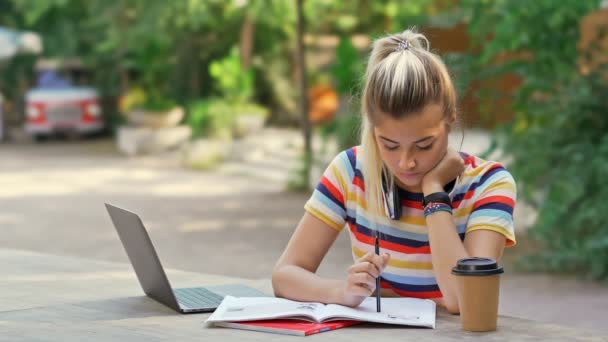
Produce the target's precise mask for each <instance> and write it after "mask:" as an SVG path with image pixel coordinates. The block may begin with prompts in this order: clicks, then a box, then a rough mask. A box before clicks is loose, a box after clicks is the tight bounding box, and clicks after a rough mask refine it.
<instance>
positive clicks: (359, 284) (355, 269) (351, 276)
mask: <svg viewBox="0 0 608 342" xmlns="http://www.w3.org/2000/svg"><path fill="white" fill-rule="evenodd" d="M390 258H391V257H390V255H389V254H388V253H383V254H382V255H376V254H374V253H371V252H370V253H367V254H365V255H364V256H363V257H362V258H360V259H358V260H357V261H355V263H354V265H352V266H351V267H349V268H348V277H347V278H346V282H345V284H344V285H343V286H342V288H341V289H340V296H341V299H342V300H340V304H342V305H346V306H350V307H356V306H358V305H359V304H361V302H363V300H365V298H367V297H369V296H370V295H371V294H372V293H373V292H374V290H375V289H376V278H377V277H379V276H380V273H382V271H383V270H384V268H385V267H386V266H387V265H388V261H389V260H390ZM378 291H379V289H378Z"/></svg>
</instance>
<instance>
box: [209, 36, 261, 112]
mask: <svg viewBox="0 0 608 342" xmlns="http://www.w3.org/2000/svg"><path fill="white" fill-rule="evenodd" d="M209 74H210V75H211V77H213V80H214V81H215V84H216V85H217V87H218V90H219V91H220V93H221V95H222V97H225V98H226V99H228V100H230V101H234V102H247V101H249V100H251V97H252V96H253V84H254V81H255V79H254V73H253V69H249V70H243V68H242V67H241V59H240V55H239V50H238V49H237V48H236V47H233V48H232V49H231V50H230V54H229V55H228V56H226V57H224V58H223V59H220V60H215V61H213V62H211V63H210V64H209Z"/></svg>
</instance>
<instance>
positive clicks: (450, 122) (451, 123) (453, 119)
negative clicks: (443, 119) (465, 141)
mask: <svg viewBox="0 0 608 342" xmlns="http://www.w3.org/2000/svg"><path fill="white" fill-rule="evenodd" d="M456 120H457V118H456V113H453V114H452V115H450V116H449V117H448V119H447V124H448V133H449V132H450V131H451V130H452V126H454V124H456Z"/></svg>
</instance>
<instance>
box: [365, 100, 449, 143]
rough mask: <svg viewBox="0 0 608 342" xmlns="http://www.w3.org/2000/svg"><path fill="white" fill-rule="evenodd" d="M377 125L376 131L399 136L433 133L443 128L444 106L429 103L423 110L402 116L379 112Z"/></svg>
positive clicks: (395, 136)
mask: <svg viewBox="0 0 608 342" xmlns="http://www.w3.org/2000/svg"><path fill="white" fill-rule="evenodd" d="M377 119H378V120H377V122H376V125H375V127H374V128H375V130H376V133H378V134H380V133H383V134H390V135H393V137H394V138H398V137H399V136H401V137H403V138H405V136H419V135H424V134H432V133H434V132H436V131H438V130H440V129H441V127H442V124H443V123H444V113H443V108H442V107H441V106H439V105H434V104H433V105H427V106H425V107H424V108H423V109H422V110H421V111H418V112H414V113H409V114H407V115H405V116H404V117H402V118H395V117H394V116H392V115H390V114H385V113H378V115H377Z"/></svg>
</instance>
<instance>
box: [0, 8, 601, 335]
mask: <svg viewBox="0 0 608 342" xmlns="http://www.w3.org/2000/svg"><path fill="white" fill-rule="evenodd" d="M412 26H416V27H417V28H418V29H419V30H420V31H421V32H423V33H424V34H425V35H426V36H427V37H428V39H429V40H430V43H431V49H432V50H433V51H434V52H436V53H438V54H439V55H441V56H442V57H443V58H444V60H445V62H446V63H447V65H448V67H449V69H450V72H451V73H452V75H453V77H454V81H455V83H456V85H457V88H458V92H459V97H460V112H461V116H462V121H463V125H462V126H463V127H462V131H459V132H456V133H454V136H453V137H451V138H452V139H451V143H452V144H453V145H454V146H455V147H457V148H460V149H462V150H464V151H467V152H469V153H474V154H478V155H480V156H482V157H488V158H493V159H496V160H499V161H501V162H504V163H505V164H506V165H507V166H508V169H509V170H510V171H511V172H512V173H513V174H514V176H515V179H516V181H517V184H518V192H519V198H518V204H517V207H516V210H515V221H516V235H517V238H518V245H517V246H516V247H513V248H509V249H508V250H507V251H506V252H505V253H506V254H505V258H504V261H503V262H504V264H505V268H506V269H507V273H506V274H505V276H504V277H503V282H502V292H501V296H502V297H501V298H502V299H501V313H502V314H507V315H513V316H517V317H523V318H528V319H536V320H541V321H547V322H554V323H559V324H567V325H574V326H577V327H581V328H592V329H600V330H604V331H607V332H608V330H607V329H608V327H606V326H605V324H603V323H605V317H607V316H608V286H607V284H608V283H607V281H608V216H606V212H607V209H608V205H606V203H605V202H604V200H605V199H606V198H608V185H607V183H606V180H608V102H607V100H606V99H607V98H608V72H607V68H606V63H607V62H608V38H607V37H606V33H607V32H608V31H607V28H608V2H606V1H599V0H585V1H580V0H567V1H553V0H538V1H518V0H510V1H508V0H496V1H485V0H476V1H473V0H459V1H457V0H453V1H449V0H408V1H406V0H403V1H397V0H378V1H370V0H350V1H338V0H298V1H296V0H293V1H291V0H285V1H271V0H249V1H248V0H234V1H215V0H206V1H205V0H187V1H186V0H178V1H161V0H148V1H144V0H113V1H101V0H89V1H78V0H46V1H37V0H0V189H1V190H0V208H2V209H1V210H0V225H1V227H2V233H1V234H2V237H1V238H0V248H13V249H27V250H32V251H38V252H43V253H52V254H59V255H69V256H77V257H82V258H91V259H102V260H108V261H120V262H127V258H126V254H125V253H124V250H123V249H122V246H121V244H120V241H119V240H118V237H117V235H116V233H115V231H114V228H113V227H112V224H111V222H110V220H109V218H108V216H107V214H106V212H105V210H104V207H103V203H104V202H110V203H113V204H116V205H120V206H123V207H126V208H128V209H130V210H132V211H135V212H137V213H139V214H140V215H141V216H142V218H143V221H144V223H145V224H146V226H147V228H148V230H149V232H150V235H151V237H152V240H153V241H154V243H155V245H156V247H157V250H158V253H159V255H160V257H161V260H162V261H163V263H164V265H165V266H167V267H171V268H177V269H185V270H190V271H196V272H207V273H217V274H225V275H231V276H238V277H246V278H269V277H270V274H271V271H272V267H273V265H274V263H275V261H276V260H277V259H278V257H279V256H280V254H281V252H282V250H283V248H284V247H285V244H286V243H287V241H288V240H289V237H290V236H291V233H292V232H293V229H294V228H295V226H296V225H297V223H298V221H299V219H300V217H301V216H302V214H303V205H304V203H305V201H306V200H307V199H308V197H309V196H310V193H311V191H312V189H313V188H314V186H315V185H316V182H317V181H318V179H319V177H320V175H321V173H322V172H323V170H324V168H325V166H326V165H327V164H328V162H329V161H330V160H331V159H332V158H333V156H334V155H335V154H336V153H337V152H339V151H341V150H342V149H344V148H347V147H350V146H353V145H356V144H358V137H357V136H358V127H359V120H360V118H359V104H358V99H359V92H360V89H361V81H362V73H363V70H364V66H365V60H366V56H367V54H368V52H369V51H370V47H371V43H372V42H373V40H374V39H375V38H377V37H380V36H383V35H385V34H386V33H391V32H398V31H402V30H404V29H406V28H409V27H412ZM463 137H464V138H463ZM346 235H347V234H341V236H340V238H339V239H338V241H337V242H336V243H335V246H334V247H333V248H332V250H331V251H330V253H329V254H328V256H327V257H326V258H325V260H324V262H323V264H322V266H321V269H320V270H319V272H320V273H321V274H323V275H327V276H332V277H339V276H340V275H343V274H345V272H346V268H347V267H348V266H349V265H350V264H351V262H352V256H351V252H350V245H349V241H348V237H347V236H346Z"/></svg>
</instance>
